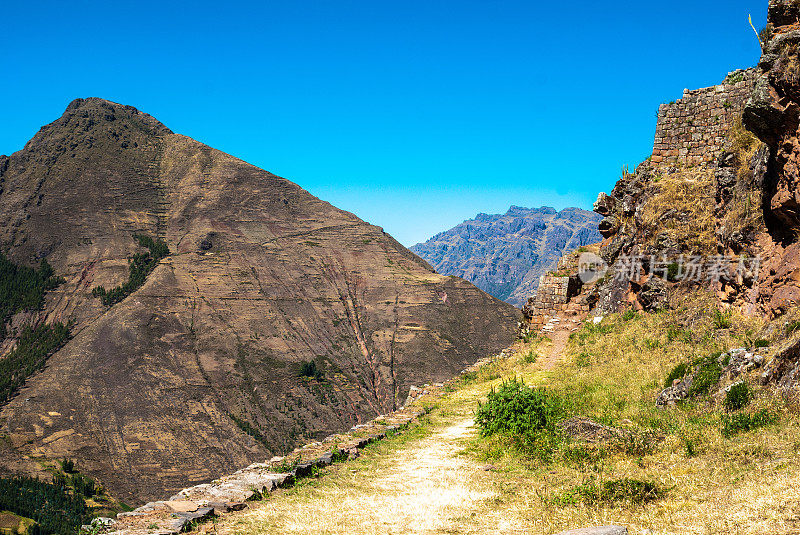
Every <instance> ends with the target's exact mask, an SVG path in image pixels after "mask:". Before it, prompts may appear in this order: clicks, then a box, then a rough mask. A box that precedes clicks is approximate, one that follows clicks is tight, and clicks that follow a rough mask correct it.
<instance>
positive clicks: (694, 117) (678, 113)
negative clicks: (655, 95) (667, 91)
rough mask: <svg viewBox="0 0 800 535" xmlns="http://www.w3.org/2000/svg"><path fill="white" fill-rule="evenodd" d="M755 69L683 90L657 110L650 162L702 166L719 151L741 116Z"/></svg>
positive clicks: (712, 159)
mask: <svg viewBox="0 0 800 535" xmlns="http://www.w3.org/2000/svg"><path fill="white" fill-rule="evenodd" d="M757 76H758V75H757V71H756V69H747V70H738V71H733V72H732V73H730V74H729V75H728V76H727V77H726V78H725V80H724V81H723V82H722V83H721V84H720V85H716V86H713V87H706V88H704V89H695V90H692V91H690V90H688V89H686V90H684V92H683V98H681V99H680V100H676V101H675V102H671V103H669V104H662V105H661V106H659V108H658V122H657V124H656V137H655V143H654V145H653V156H652V161H653V162H654V163H657V164H665V165H675V164H678V165H706V164H708V163H710V162H713V161H714V160H715V159H716V158H717V157H718V156H719V154H720V153H721V152H722V149H723V146H724V143H725V136H726V134H727V132H728V130H729V129H730V128H731V126H733V124H734V121H736V120H737V118H738V117H740V116H741V114H742V110H743V109H744V106H745V104H746V103H747V100H748V98H749V97H750V93H751V92H752V89H753V87H754V85H755V81H756V78H757Z"/></svg>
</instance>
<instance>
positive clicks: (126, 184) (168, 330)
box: [0, 98, 518, 502]
mask: <svg viewBox="0 0 800 535" xmlns="http://www.w3.org/2000/svg"><path fill="white" fill-rule="evenodd" d="M134 236H148V237H151V238H152V239H154V240H158V239H160V240H163V241H164V242H165V243H166V245H167V246H168V248H169V250H170V251H171V254H170V255H169V256H166V257H165V258H163V259H161V260H160V261H159V262H158V264H157V265H156V266H155V268H154V269H153V270H152V272H151V273H149V275H148V276H147V278H146V280H145V281H144V284H143V285H141V287H139V288H138V289H135V291H133V292H132V293H131V294H130V295H128V296H127V297H125V298H124V299H123V300H122V301H121V302H118V303H116V304H113V305H112V306H107V305H105V304H104V303H103V302H102V300H101V299H100V298H99V297H96V296H93V295H92V289H93V288H96V287H98V286H103V287H105V288H112V287H115V286H119V285H122V284H123V283H125V282H126V280H128V278H129V276H130V274H129V264H130V262H131V258H132V257H133V255H135V254H143V248H142V247H141V242H140V241H137V240H136V239H134ZM0 245H1V246H2V249H3V251H4V252H6V253H7V256H8V257H9V258H10V259H11V260H12V261H14V262H16V263H18V264H24V265H34V264H37V265H38V263H39V261H40V260H41V259H43V258H45V259H47V261H48V262H49V263H50V264H51V265H52V266H53V269H54V271H55V273H56V274H57V275H59V276H63V277H64V278H65V281H66V282H64V283H63V284H61V285H60V286H58V288H56V289H55V290H53V291H51V292H49V293H48V295H47V299H46V304H45V307H44V310H42V311H40V312H39V313H36V314H33V315H32V316H31V315H29V316H26V317H25V318H27V319H25V318H22V317H20V316H17V317H15V318H14V319H13V320H12V322H11V327H10V330H9V333H10V335H11V336H12V338H13V336H14V334H15V333H18V332H19V328H20V327H21V324H20V322H23V321H32V322H37V321H38V322H41V321H48V322H54V321H63V322H65V323H66V322H70V323H71V329H72V335H73V338H72V339H71V340H70V341H69V343H67V345H66V346H64V347H63V348H62V349H61V350H59V351H58V352H56V353H55V354H54V355H53V356H51V357H50V359H49V361H48V364H47V367H46V368H45V369H44V371H42V372H40V373H38V374H37V375H35V376H33V377H32V378H30V379H28V381H27V384H26V386H25V387H24V388H23V389H22V391H21V392H20V393H19V395H17V396H16V397H14V398H12V399H11V400H10V401H9V402H8V403H6V404H5V405H3V406H2V407H0V426H1V429H0V434H2V436H3V440H1V441H0V467H1V468H2V470H3V471H6V472H14V473H28V474H45V475H46V474H47V472H46V469H47V466H48V463H52V462H53V460H55V459H60V458H72V459H75V460H76V465H77V466H78V467H79V469H80V470H81V471H82V472H84V473H87V474H90V475H92V476H94V477H97V478H98V479H99V480H100V481H101V482H102V483H103V484H104V485H106V487H107V488H109V489H110V490H111V491H112V492H113V493H114V494H116V495H118V496H119V497H121V498H123V499H125V500H131V501H134V502H138V501H142V500H147V499H149V498H152V497H161V496H164V495H169V494H170V493H171V492H172V491H175V490H178V489H180V488H183V487H186V486H189V485H191V484H195V483H201V482H205V481H208V480H210V479H213V478H215V477H218V476H220V475H222V474H225V473H230V472H232V471H234V470H236V469H238V468H241V467H243V466H246V465H248V464H250V463H252V462H255V461H262V460H264V459H265V458H268V457H270V456H271V455H273V454H278V453H281V452H283V451H288V450H291V449H292V448H293V447H294V446H295V445H297V444H299V443H302V442H304V441H307V440H309V439H314V438H318V437H322V436H326V435H329V434H331V433H333V432H337V431H341V430H344V429H348V428H350V427H351V426H352V425H354V424H357V423H359V422H362V421H365V420H368V419H370V418H372V417H374V416H375V415H377V414H380V413H384V412H387V411H389V410H392V409H394V408H396V407H397V406H398V405H399V404H400V403H401V402H402V400H404V399H405V397H406V395H407V393H408V391H409V388H410V386H411V385H415V384H416V385H419V384H422V383H428V382H432V381H438V380H442V379H445V378H448V377H450V376H452V375H453V374H455V373H457V372H458V371H459V370H461V369H462V368H464V367H465V366H466V365H468V364H470V363H472V362H474V361H476V360H477V359H479V358H480V357H483V356H485V355H487V354H490V353H493V352H496V351H498V350H499V349H501V348H503V347H505V346H506V345H507V344H508V342H509V341H510V340H511V339H512V337H513V331H514V329H515V327H516V322H517V320H518V311H517V310H515V309H514V308H513V307H511V306H510V305H507V304H505V303H502V302H500V301H498V300H496V299H494V298H492V297H491V296H489V295H487V294H486V293H484V292H482V291H481V290H479V289H478V288H476V287H474V286H473V285H471V284H469V283H468V282H466V281H463V280H461V279H458V278H455V277H447V276H444V275H439V274H437V273H435V272H434V271H433V270H432V269H431V268H430V266H428V265H427V264H426V263H425V262H423V261H422V260H420V259H419V258H418V257H417V256H415V255H414V254H412V253H410V252H409V251H408V250H407V249H405V248H403V247H402V246H401V245H399V244H398V243H397V242H396V241H395V240H394V239H392V238H391V236H389V235H387V234H386V233H384V232H383V231H382V230H381V229H380V228H378V227H375V226H372V225H369V224H367V223H365V222H363V221H361V220H360V219H358V218H357V217H356V216H354V215H353V214H350V213H348V212H344V211H342V210H338V209H336V208H335V207H333V206H331V205H330V204H328V203H326V202H324V201H322V200H320V199H318V198H316V197H314V196H312V195H310V194H309V193H308V192H306V191H304V190H303V189H301V188H300V187H299V186H297V185H296V184H293V183H292V182H290V181H288V180H285V179H283V178H280V177H277V176H275V175H273V174H270V173H268V172H266V171H263V170H261V169H258V168H256V167H253V166H251V165H248V164H247V163H245V162H243V161H241V160H238V159H236V158H234V157H232V156H229V155H227V154H224V153H222V152H219V151H217V150H214V149H212V148H210V147H207V146H205V145H203V144H202V143H199V142H197V141H194V140H192V139H190V138H187V137H185V136H181V135H178V134H174V133H172V132H171V131H170V130H169V129H168V128H166V127H165V126H164V125H162V124H161V123H159V122H158V121H157V120H155V119H154V118H152V117H150V116H148V115H146V114H144V113H141V112H140V111H138V110H136V109H134V108H132V107H130V106H122V105H119V104H115V103H112V102H108V101H105V100H101V99H97V98H90V99H86V100H83V99H79V100H76V101H74V102H73V103H71V104H70V105H69V107H68V108H67V110H66V112H65V113H64V115H63V116H62V117H61V118H60V119H58V120H56V121H55V122H53V123H52V124H50V125H47V126H45V127H43V128H42V129H41V130H40V132H39V133H38V134H36V136H35V137H34V138H33V139H32V140H31V141H30V142H29V143H28V144H27V145H26V146H25V148H24V149H23V150H21V151H19V152H17V153H15V154H13V155H11V156H9V157H6V156H2V157H0ZM137 258H139V257H137Z"/></svg>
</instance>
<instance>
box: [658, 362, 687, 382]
mask: <svg viewBox="0 0 800 535" xmlns="http://www.w3.org/2000/svg"><path fill="white" fill-rule="evenodd" d="M688 368H689V365H688V364H686V363H685V362H681V363H680V364H678V365H677V366H675V367H674V368H672V371H671V372H669V375H667V378H666V379H664V388H669V387H671V386H672V383H674V382H675V379H683V378H684V377H685V376H686V370H687V369H688Z"/></svg>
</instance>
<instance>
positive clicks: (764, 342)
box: [753, 339, 769, 349]
mask: <svg viewBox="0 0 800 535" xmlns="http://www.w3.org/2000/svg"><path fill="white" fill-rule="evenodd" d="M753 347H754V348H756V349H758V348H762V347H769V340H763V339H758V340H756V341H755V342H753Z"/></svg>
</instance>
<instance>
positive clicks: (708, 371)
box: [689, 353, 722, 397]
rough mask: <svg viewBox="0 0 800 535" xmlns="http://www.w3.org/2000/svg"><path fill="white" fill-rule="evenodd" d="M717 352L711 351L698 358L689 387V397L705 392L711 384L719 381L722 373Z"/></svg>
mask: <svg viewBox="0 0 800 535" xmlns="http://www.w3.org/2000/svg"><path fill="white" fill-rule="evenodd" d="M719 355H720V354H719V353H713V354H711V355H709V356H708V357H706V358H704V359H702V360H700V362H699V363H698V364H697V368H696V370H695V372H694V377H693V378H692V386H691V388H690V389H689V396H690V397H697V396H702V395H704V394H707V393H708V391H709V390H710V389H711V387H712V386H714V385H715V384H717V383H719V378H720V376H721V375H722V364H720V362H719Z"/></svg>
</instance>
